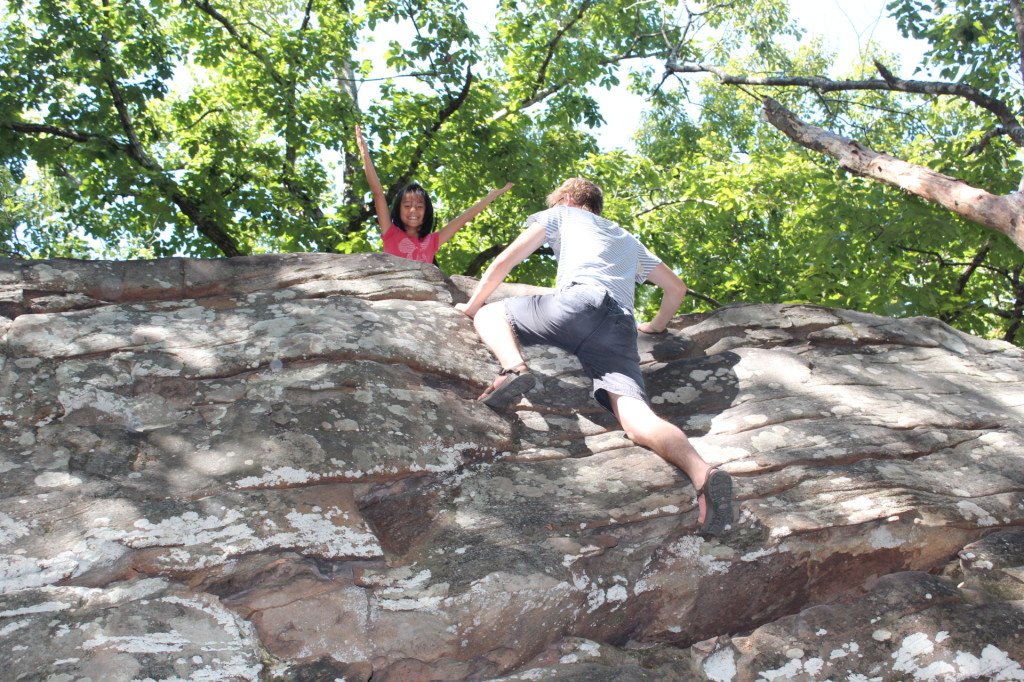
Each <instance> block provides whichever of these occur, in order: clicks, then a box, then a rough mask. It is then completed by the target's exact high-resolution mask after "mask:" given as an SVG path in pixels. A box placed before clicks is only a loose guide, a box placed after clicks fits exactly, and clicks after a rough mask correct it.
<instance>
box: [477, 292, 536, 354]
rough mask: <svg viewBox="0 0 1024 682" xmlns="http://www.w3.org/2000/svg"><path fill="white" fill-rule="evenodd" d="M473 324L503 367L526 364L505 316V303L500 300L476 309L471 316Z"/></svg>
mask: <svg viewBox="0 0 1024 682" xmlns="http://www.w3.org/2000/svg"><path fill="white" fill-rule="evenodd" d="M473 326H474V327H476V333H477V334H479V335H480V339H481V340H482V341H483V342H484V344H485V345H486V346H487V347H488V348H490V349H491V352H492V353H494V356H495V357H496V358H497V359H498V364H499V365H501V366H502V367H503V368H505V369H511V368H516V367H518V366H519V365H525V364H526V363H525V362H524V361H523V354H522V352H520V350H519V343H518V342H516V335H515V333H514V332H513V331H512V325H511V324H509V321H508V318H507V317H505V304H503V303H502V302H501V301H498V302H496V303H488V304H487V305H485V306H484V307H483V308H481V309H480V310H478V311H477V313H476V316H475V317H474V318H473Z"/></svg>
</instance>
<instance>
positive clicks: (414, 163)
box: [388, 66, 473, 201]
mask: <svg viewBox="0 0 1024 682" xmlns="http://www.w3.org/2000/svg"><path fill="white" fill-rule="evenodd" d="M472 85H473V71H472V69H471V67H468V66H467V67H466V82H465V83H463V85H462V90H461V91H460V92H459V94H457V95H456V96H455V97H453V98H452V99H451V100H450V101H449V102H448V104H447V106H445V108H444V109H442V110H441V111H440V112H439V113H438V116H437V119H436V120H435V121H434V122H433V123H432V124H431V125H430V127H429V128H428V129H427V131H426V132H425V133H424V134H423V136H422V137H421V138H420V139H419V142H418V144H417V145H416V149H415V150H414V151H413V155H412V160H411V161H410V162H409V170H407V171H406V172H405V173H404V174H403V175H402V177H401V178H399V181H398V183H396V184H395V186H394V187H392V189H391V191H390V192H389V193H388V201H390V200H391V198H392V197H393V196H394V195H395V193H396V192H397V191H398V190H399V189H400V188H402V187H404V186H406V185H407V184H409V182H410V181H411V180H412V178H413V176H414V175H415V174H416V170H417V169H418V168H419V166H420V162H421V161H422V160H423V155H424V154H425V153H426V151H427V147H429V146H430V143H431V142H433V140H434V138H435V137H436V136H437V132H438V131H439V130H441V126H443V125H444V122H445V121H447V120H448V119H449V118H451V116H452V115H453V114H454V113H455V112H456V111H458V110H459V107H461V106H462V105H463V104H464V103H465V102H466V98H467V97H469V90H470V87H471V86H472Z"/></svg>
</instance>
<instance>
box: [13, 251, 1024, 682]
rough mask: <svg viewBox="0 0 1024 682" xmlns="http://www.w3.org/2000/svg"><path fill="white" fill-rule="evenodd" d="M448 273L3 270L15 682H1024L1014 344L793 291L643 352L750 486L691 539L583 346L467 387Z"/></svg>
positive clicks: (117, 266) (281, 266)
mask: <svg viewBox="0 0 1024 682" xmlns="http://www.w3.org/2000/svg"><path fill="white" fill-rule="evenodd" d="M470 286H472V281H467V280H465V279H461V278H455V279H454V280H452V279H448V278H446V277H444V275H443V274H442V273H440V271H438V270H437V269H436V268H434V267H433V266H429V265H424V264H421V263H417V262H414V261H407V260H402V259H398V258H393V257H391V256H386V255H383V254H360V255H353V256H330V255H282V256H263V257H251V258H238V259H227V260H213V261H207V260H192V259H165V260H158V261H148V262H78V261H12V260H3V261H0V315H2V317H0V340H2V348H3V354H2V356H0V420H2V423H3V429H2V430H0V472H2V474H3V475H2V479H0V633H2V634H3V638H4V642H5V646H3V647H0V664H2V666H3V669H4V670H5V673H6V677H5V679H10V680H37V679H48V680H80V679H93V680H99V679H102V680H107V681H110V680H134V679H194V680H257V679H260V680H333V679H345V680H349V681H350V682H351V681H355V680H361V681H366V680H369V679H370V677H371V675H372V677H373V681H374V682H381V681H402V682H415V681H418V680H463V679H478V680H480V679H508V680H533V679H552V680H714V681H716V682H725V681H728V680H736V681H737V682H739V681H745V680H749V681H751V682H753V681H755V680H808V681H810V680H834V681H838V680H862V681H867V680H891V679H908V680H910V679H913V680H967V679H1002V680H1024V671H1022V668H1021V666H1022V663H1024V634H1022V633H1024V531H1022V530H1021V528H1022V526H1024V383H1022V382H1024V354H1022V353H1021V351H1020V350H1019V349H1016V348H1014V347H1012V346H1009V345H1007V344H1003V343H1000V342H994V341H985V340H982V339H978V338H975V337H971V336H968V335H966V334H963V333H961V332H958V331H956V330H954V329H952V328H950V327H948V326H946V325H944V324H942V323H940V322H938V321H936V320H932V319H926V318H915V319H906V320H892V319H888V318H881V317H876V316H872V315H866V314H861V313H856V312H850V311H844V310H831V309H826V308H820V307H814V306H794V305H746V306H734V307H728V308H723V309H720V310H718V311H715V312H714V313H711V314H707V315H683V316H680V317H677V318H676V320H675V321H674V323H673V325H672V328H671V332H670V333H669V334H666V335H659V336H654V337H647V336H642V337H641V339H640V344H641V357H642V359H643V361H644V363H645V372H646V377H647V382H648V390H649V393H650V395H651V396H652V399H653V402H654V403H655V409H656V410H657V411H658V412H659V413H660V414H662V415H663V416H666V417H667V418H670V419H671V420H672V421H673V422H675V423H676V424H678V425H680V426H681V427H682V428H684V429H685V430H686V432H687V433H688V434H690V436H691V438H692V440H693V442H694V444H695V446H696V447H697V448H698V450H700V451H701V452H702V454H703V455H704V457H705V459H707V460H708V461H710V462H711V463H713V464H716V465H719V466H721V467H723V468H725V469H727V470H728V471H730V472H731V473H732V474H733V475H734V477H735V479H736V486H737V491H736V492H737V495H738V497H739V499H740V501H741V506H740V513H739V514H738V516H737V519H736V522H735V523H734V524H733V526H732V528H731V529H730V530H729V531H728V532H727V533H726V534H725V535H723V536H722V537H720V538H718V539H715V540H713V541H707V540H705V539H703V538H701V537H700V536H698V535H697V534H696V533H695V529H696V527H697V523H696V516H697V512H696V507H695V499H694V491H693V488H692V487H691V486H690V485H689V482H688V481H687V480H686V477H685V476H684V475H683V474H681V473H680V472H679V471H678V470H676V469H674V468H673V467H671V466H669V465H667V464H666V463H664V462H663V461H662V460H661V459H660V458H658V457H657V456H656V455H654V454H652V453H651V452H649V451H647V450H644V449H642V448H638V447H636V446H634V445H633V444H632V443H631V442H630V441H628V440H627V439H625V437H624V436H623V434H622V432H621V431H619V430H617V428H616V426H617V425H616V424H615V422H614V420H612V419H610V418H609V416H608V415H607V414H605V413H604V412H603V411H602V410H601V409H600V408H599V407H598V406H597V404H596V403H595V402H593V400H592V399H591V398H590V396H589V382H588V381H587V380H586V378H585V377H584V376H583V375H582V374H581V372H580V371H579V366H578V365H577V363H576V362H575V360H574V359H573V358H572V357H570V356H568V355H566V354H564V353H562V352H561V351H559V350H557V349H554V348H551V347H531V348H528V349H527V350H526V353H527V358H528V359H529V361H530V363H531V366H532V367H533V368H534V370H535V371H536V372H537V373H538V374H539V375H540V377H541V381H540V383H539V386H538V388H537V389H535V391H534V392H532V393H530V394H528V395H527V396H526V397H525V398H524V399H523V400H522V401H521V402H520V403H519V404H518V405H517V406H516V407H515V408H514V409H512V410H510V411H509V412H507V413H504V414H502V413H496V412H493V411H491V410H490V409H488V408H487V407H485V406H483V405H481V404H478V403H476V402H475V401H474V400H473V398H475V396H476V395H478V394H479V393H480V391H481V390H482V388H483V386H484V385H485V384H486V382H487V381H489V380H490V379H491V377H492V376H493V374H494V371H495V369H496V364H495V361H494V359H493V358H492V356H491V355H490V353H489V352H488V351H487V349H486V348H485V347H484V346H483V345H482V344H481V343H480V341H479V339H478V338H477V336H476V334H475V332H474V331H473V329H472V325H471V323H470V321H469V320H468V319H467V318H465V317H464V316H463V315H462V314H461V313H459V312H457V311H456V310H455V309H454V308H453V307H452V304H453V303H455V302H457V301H460V300H465V297H466V292H467V290H468V288H469V287H470ZM532 291H534V289H533V288H531V287H523V286H504V287H503V288H502V289H500V290H499V292H498V293H497V294H496V296H495V298H499V297H501V296H507V295H518V294H521V293H527V292H532Z"/></svg>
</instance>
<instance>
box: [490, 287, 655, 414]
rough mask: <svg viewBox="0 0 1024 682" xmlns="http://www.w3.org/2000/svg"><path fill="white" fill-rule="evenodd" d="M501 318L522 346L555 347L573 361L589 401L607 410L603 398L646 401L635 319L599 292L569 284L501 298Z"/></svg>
mask: <svg viewBox="0 0 1024 682" xmlns="http://www.w3.org/2000/svg"><path fill="white" fill-rule="evenodd" d="M504 303H505V316H506V317H507V318H508V321H509V323H510V324H511V325H512V330H513V331H514V332H515V334H516V337H517V338H518V339H519V343H521V344H522V345H524V346H532V345H537V344H546V345H549V346H557V347H558V348H561V349H562V350H565V351H568V352H569V353H572V354H573V355H575V356H576V357H577V358H579V361H580V364H581V365H583V371H584V372H586V373H587V376H589V377H590V378H591V379H593V381H594V398H595V399H596V400H597V402H598V403H600V404H601V406H602V407H604V408H605V409H607V410H608V411H612V406H611V400H610V399H609V398H608V393H616V394H618V395H625V396H630V397H632V398H638V399H640V400H643V401H644V402H647V391H646V389H645V388H644V378H643V374H642V373H641V372H640V353H639V352H638V351H637V348H636V334H637V332H636V320H635V319H634V318H633V315H631V314H630V313H628V312H626V311H625V310H624V309H623V308H622V307H621V306H620V305H619V304H618V303H616V302H615V299H614V298H612V296H611V294H609V293H608V292H607V290H605V289H603V288H602V287H597V286H593V285H588V284H570V285H569V286H567V287H565V288H563V289H560V290H559V291H557V292H555V293H553V294H542V295H539V296H520V297H515V298H508V299H505V301H504Z"/></svg>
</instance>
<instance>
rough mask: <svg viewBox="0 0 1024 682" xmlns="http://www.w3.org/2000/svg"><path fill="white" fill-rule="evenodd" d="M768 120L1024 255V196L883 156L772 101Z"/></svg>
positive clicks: (796, 139) (766, 110)
mask: <svg viewBox="0 0 1024 682" xmlns="http://www.w3.org/2000/svg"><path fill="white" fill-rule="evenodd" d="M764 115H765V118H767V119H768V121H769V123H771V124H772V125H773V126H775V127H776V128H778V129H779V130H780V131H782V132H783V133H785V134H786V136H788V137H789V138H790V139H791V140H793V141H794V142H796V143H797V144H799V145H801V146H804V147H807V148H808V149H812V150H814V151H817V152H821V153H822V154H826V155H828V156H831V157H832V158H834V159H836V160H837V161H838V162H839V167H840V168H843V169H844V170H847V171H849V172H851V173H854V174H856V175H862V176H864V177H869V178H872V179H875V180H879V181H881V182H884V183H885V184H887V185H891V186H893V187H898V188H900V189H902V190H904V191H907V192H909V193H911V194H913V195H915V196H918V197H920V198H922V199H924V200H925V201H929V202H931V203H935V204H938V205H940V206H942V207H944V208H946V209H948V210H949V211H951V212H953V213H955V214H957V215H959V216H961V217H963V218H965V219H967V220H970V221H971V222H974V223H977V224H979V225H982V226H984V227H988V228H990V229H993V230H995V231H997V232H1000V233H1002V234H1005V235H1006V236H1008V237H1009V238H1010V239H1011V240H1012V241H1013V243H1014V244H1016V245H1017V247H1018V248H1020V249H1021V250H1024V195H1022V194H1020V193H1012V194H1008V195H1006V196H998V195H994V194H990V193H989V192H986V191H985V190H982V189H978V188H976V187H972V186H970V185H968V184H967V183H965V182H963V181H962V180H958V179H956V178H951V177H949V176H946V175H942V174H941V173H937V172H935V171H933V170H931V169H930V168H926V167H924V166H919V165H916V164H912V163H907V162H906V161H902V160H900V159H896V158H893V157H891V156H888V155H886V154H881V153H879V152H876V151H874V150H872V149H869V148H867V147H865V146H864V145H862V144H860V143H859V142H856V141H854V140H850V139H848V138H845V137H842V136H841V135H836V134H835V133H832V132H829V131H827V130H824V129H822V128H818V127H816V126H812V125H810V124H808V123H805V122H804V121H801V120H800V119H799V118H797V116H796V114H794V113H793V112H791V111H789V110H788V109H786V108H785V107H784V106H782V105H781V104H779V103H778V102H777V101H775V100H773V99H771V98H765V100H764Z"/></svg>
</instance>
